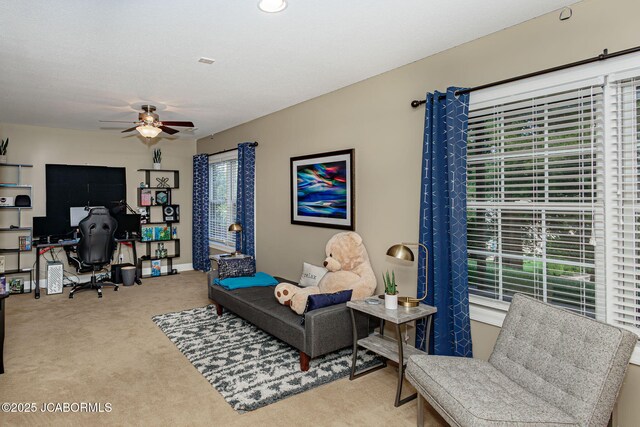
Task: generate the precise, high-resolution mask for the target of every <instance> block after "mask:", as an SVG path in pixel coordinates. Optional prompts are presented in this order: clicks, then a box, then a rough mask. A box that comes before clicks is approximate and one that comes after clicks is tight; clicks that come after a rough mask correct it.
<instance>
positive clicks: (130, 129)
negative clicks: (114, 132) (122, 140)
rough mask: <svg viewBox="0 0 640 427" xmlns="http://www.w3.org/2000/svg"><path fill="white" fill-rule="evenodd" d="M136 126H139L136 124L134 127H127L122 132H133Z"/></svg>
mask: <svg viewBox="0 0 640 427" xmlns="http://www.w3.org/2000/svg"><path fill="white" fill-rule="evenodd" d="M136 128H137V126H134V127H132V128H129V129H125V130H123V131H122V132H121V133H127V132H131V131H132V130H136Z"/></svg>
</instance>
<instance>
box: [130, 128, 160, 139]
mask: <svg viewBox="0 0 640 427" xmlns="http://www.w3.org/2000/svg"><path fill="white" fill-rule="evenodd" d="M136 130H137V131H138V132H140V135H142V136H144V137H145V138H155V137H156V136H158V134H160V132H162V129H160V128H157V127H155V126H152V125H141V126H138V127H137V128H136Z"/></svg>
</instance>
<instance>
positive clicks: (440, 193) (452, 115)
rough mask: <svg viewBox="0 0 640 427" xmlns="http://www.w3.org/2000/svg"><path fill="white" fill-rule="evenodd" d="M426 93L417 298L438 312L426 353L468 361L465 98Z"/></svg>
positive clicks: (420, 331)
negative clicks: (426, 288)
mask: <svg viewBox="0 0 640 427" xmlns="http://www.w3.org/2000/svg"><path fill="white" fill-rule="evenodd" d="M456 90H459V88H455V87H450V88H448V89H447V93H446V95H445V94H440V93H438V92H435V93H433V94H431V93H429V94H427V102H426V113H425V123H424V144H423V151H422V157H423V162H422V181H421V188H422V194H421V197H420V243H422V244H424V245H425V246H426V247H427V248H428V249H429V271H425V270H426V269H425V253H424V249H422V248H421V249H420V256H419V257H418V259H419V262H418V296H419V297H421V296H423V295H424V292H425V279H426V275H427V274H428V276H429V277H428V279H429V280H428V284H429V286H428V292H427V299H426V301H425V302H426V303H427V304H428V305H433V306H435V307H437V309H438V312H437V313H436V314H435V315H434V317H433V331H432V333H433V334H432V337H431V340H430V345H429V347H430V348H429V353H430V354H437V355H442V356H463V357H472V349H471V325H470V321H469V286H468V282H467V202H466V200H467V189H466V184H467V183H466V181H467V123H468V115H469V94H460V95H458V96H456V95H455V91H456ZM425 338H426V336H425V322H421V323H420V324H418V327H417V331H416V347H417V348H420V349H422V350H426V348H425Z"/></svg>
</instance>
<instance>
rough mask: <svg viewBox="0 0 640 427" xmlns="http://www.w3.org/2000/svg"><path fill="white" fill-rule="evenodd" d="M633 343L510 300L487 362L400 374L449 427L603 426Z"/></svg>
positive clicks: (577, 319) (616, 331) (626, 335)
mask: <svg viewBox="0 0 640 427" xmlns="http://www.w3.org/2000/svg"><path fill="white" fill-rule="evenodd" d="M637 340H638V337H637V336H636V335H635V334H633V333H631V332H629V331H626V330H623V329H620V328H616V327H613V326H610V325H607V324H604V323H600V322H596V321H594V320H591V319H588V318H586V317H584V316H579V315H577V314H574V313H571V312H569V311H566V310H561V309H558V308H555V307H552V306H550V305H548V304H544V303H542V302H539V301H537V300H535V299H533V298H530V297H526V296H523V295H516V296H515V297H514V298H513V302H512V303H511V307H510V308H509V312H508V314H507V316H506V318H505V320H504V323H503V325H502V330H501V331H500V335H499V336H498V340H497V342H496V345H495V348H494V350H493V353H492V354H491V357H490V359H489V361H488V362H485V361H482V360H478V359H467V358H456V357H445V356H412V357H411V358H410V359H409V363H408V366H407V371H406V372H407V378H408V379H409V381H410V382H411V383H412V384H413V385H414V386H415V387H416V389H417V390H418V393H419V394H420V395H421V396H423V397H424V399H426V400H427V401H428V402H429V403H430V404H431V405H432V406H433V407H434V408H435V409H436V410H437V411H438V412H439V413H440V414H441V415H442V416H443V417H444V419H445V420H447V422H448V423H450V424H451V425H454V426H496V425H500V426H606V425H607V422H608V421H609V418H610V416H611V412H612V410H613V406H614V404H615V401H616V398H617V395H618V391H619V390H620V386H621V384H622V380H623V377H624V374H625V371H626V369H627V365H628V363H629V359H630V357H631V353H632V352H633V349H634V348H635V345H636V342H637ZM423 414H424V411H423V399H422V397H420V396H419V397H418V425H419V426H421V425H423V419H422V417H423Z"/></svg>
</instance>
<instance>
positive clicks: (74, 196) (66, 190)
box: [45, 165, 127, 234]
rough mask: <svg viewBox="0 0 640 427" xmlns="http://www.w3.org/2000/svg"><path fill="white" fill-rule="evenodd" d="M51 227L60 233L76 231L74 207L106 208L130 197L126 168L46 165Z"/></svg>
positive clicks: (48, 221)
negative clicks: (72, 220)
mask: <svg viewBox="0 0 640 427" xmlns="http://www.w3.org/2000/svg"><path fill="white" fill-rule="evenodd" d="M45 176H46V187H47V191H46V195H47V203H46V205H47V224H48V226H49V227H50V228H51V230H52V231H54V230H55V233H51V234H59V233H60V231H61V230H67V232H70V231H72V229H71V223H70V217H69V211H70V208H72V207H81V206H104V207H106V208H108V209H110V208H111V207H112V206H113V205H114V203H117V202H119V201H121V200H125V201H126V198H127V173H126V169H125V168H123V167H107V166H82V165H46V170H45Z"/></svg>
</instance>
